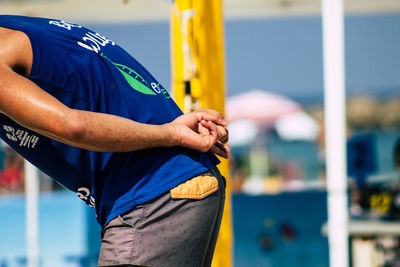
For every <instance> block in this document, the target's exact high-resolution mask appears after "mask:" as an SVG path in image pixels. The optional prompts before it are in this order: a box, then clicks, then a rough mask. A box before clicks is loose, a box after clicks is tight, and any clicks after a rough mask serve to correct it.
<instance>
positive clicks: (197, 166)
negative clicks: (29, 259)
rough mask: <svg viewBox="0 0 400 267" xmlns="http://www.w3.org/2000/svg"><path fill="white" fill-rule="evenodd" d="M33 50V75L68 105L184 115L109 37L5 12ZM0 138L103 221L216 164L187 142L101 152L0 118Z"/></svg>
mask: <svg viewBox="0 0 400 267" xmlns="http://www.w3.org/2000/svg"><path fill="white" fill-rule="evenodd" d="M0 26H1V27H6V28H10V29H15V30H19V31H22V32H24V33H25V34H26V35H27V36H28V37H29V39H30V41H31V45H32V50H33V65H32V70H31V73H30V76H29V79H30V80H31V81H33V82H34V83H35V84H37V85H38V86H39V87H40V88H42V89H43V90H45V91H46V92H47V93H49V94H51V95H52V96H54V97H56V98H57V99H58V100H59V101H61V102H62V103H64V104H65V105H66V106H68V107H70V108H74V109H80V110H88V111H95V112H101V113H108V114H113V115H117V116H121V117H125V118H129V119H131V120H134V121H137V122H140V123H146V124H155V125H159V124H164V123H167V122H170V121H172V120H174V119H175V118H176V117H178V116H180V115H181V114H182V112H181V110H180V109H179V108H178V106H177V105H176V104H175V103H174V101H173V100H172V98H171V96H170V95H169V93H168V91H167V90H166V89H165V88H164V87H163V86H162V85H161V84H159V83H158V82H157V81H156V80H155V79H154V77H153V76H152V75H151V74H150V73H149V72H148V71H147V70H146V69H145V68H143V66H141V65H140V64H139V63H138V62H137V61H136V60H135V59H134V58H133V57H132V56H130V55H129V54H128V53H127V52H125V51H124V50H123V49H122V48H120V47H119V46H118V45H117V44H115V43H114V42H113V41H111V40H110V39H108V38H106V37H104V36H102V35H100V34H98V33H96V32H93V31H91V30H89V29H87V28H84V27H82V26H80V25H77V24H73V23H70V22H65V21H61V20H52V19H44V18H32V17H22V16H7V15H3V16H0ZM0 137H1V138H2V139H3V140H4V141H5V142H7V143H8V144H9V145H10V146H11V147H13V148H14V149H15V150H16V151H17V152H18V153H20V154H21V155H22V156H24V157H25V158H26V159H27V160H28V161H30V162H31V163H32V164H34V165H35V166H37V167H38V168H39V169H40V170H42V171H43V172H45V173H46V174H48V175H49V176H51V177H52V178H54V179H55V180H57V181H58V182H59V183H61V184H62V185H64V186H65V187H67V188H68V189H70V190H72V191H74V192H76V194H77V195H78V196H79V197H80V198H81V199H82V200H83V201H85V202H86V203H87V204H88V205H90V206H92V207H96V213H97V219H98V222H99V223H100V225H102V226H104V225H105V224H106V223H107V222H108V221H110V220H111V219H113V218H115V217H116V216H118V215H119V214H121V213H123V212H126V211H128V210H129V209H131V208H133V207H134V206H136V205H138V204H142V203H144V202H146V201H148V200H151V199H153V198H155V197H157V196H158V195H160V194H162V193H164V192H167V191H168V190H170V189H171V188H173V187H175V186H177V185H178V184H180V183H182V182H184V181H186V180H188V179H190V178H192V177H193V176H196V175H198V174H200V173H202V172H204V171H206V170H208V169H209V168H212V167H214V166H215V165H216V164H218V163H219V161H218V159H217V158H216V157H215V156H214V155H212V154H211V153H200V152H197V151H193V150H190V149H186V148H182V147H172V148H171V147H170V148H154V149H146V150H140V151H132V152H127V153H100V152H93V151H89V150H85V149H80V148H77V147H73V146H69V145H66V144H63V143H60V142H57V141H55V140H53V139H50V138H47V137H44V136H42V135H40V134H38V133H36V132H33V131H31V130H28V129H26V128H24V127H22V126H20V125H18V124H16V123H15V122H13V121H12V120H11V119H9V118H8V117H6V116H4V115H1V116H0Z"/></svg>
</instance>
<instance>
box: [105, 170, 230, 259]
mask: <svg viewBox="0 0 400 267" xmlns="http://www.w3.org/2000/svg"><path fill="white" fill-rule="evenodd" d="M224 202H225V180H224V178H223V177H222V176H221V175H220V173H219V171H218V170H217V169H212V170H210V171H209V172H207V173H204V174H202V175H200V176H197V177H194V178H192V179H191V180H189V181H187V182H185V183H183V184H181V185H179V186H178V187H176V188H174V189H172V190H171V191H169V192H167V193H165V194H162V195H160V196H159V197H157V198H155V199H153V200H151V201H149V202H147V203H145V204H142V205H138V206H136V207H135V208H134V209H133V210H131V211H129V212H127V213H124V214H121V215H120V216H118V217H117V218H115V219H113V220H111V221H110V222H109V223H108V224H107V225H106V226H105V227H104V229H103V239H102V243H101V250H100V256H99V263H98V265H99V266H121V265H122V266H135V265H138V266H152V267H153V266H154V267H156V266H174V267H175V266H191V267H192V266H193V267H194V266H210V265H211V260H212V256H213V253H214V249H215V244H216V241H217V236H218V232H219V228H220V223H221V219H222V212H223V207H224Z"/></svg>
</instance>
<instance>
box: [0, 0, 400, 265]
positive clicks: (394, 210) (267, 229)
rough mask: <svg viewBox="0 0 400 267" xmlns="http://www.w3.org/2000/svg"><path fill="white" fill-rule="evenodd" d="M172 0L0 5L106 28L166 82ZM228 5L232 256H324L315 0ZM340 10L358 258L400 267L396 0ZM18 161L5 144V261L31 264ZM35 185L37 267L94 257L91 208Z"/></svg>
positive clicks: (312, 259) (261, 260) (34, 0)
mask: <svg viewBox="0 0 400 267" xmlns="http://www.w3.org/2000/svg"><path fill="white" fill-rule="evenodd" d="M171 6H172V4H171V1H162V0H151V1H150V0H125V1H122V0H121V1H113V2H110V1H106V0H90V1H89V0H88V1H79V0H0V10H1V14H20V15H29V16H43V17H54V18H60V19H65V20H69V21H73V22H77V23H81V24H84V25H85V26H88V27H89V28H92V29H93V30H95V31H98V32H100V33H102V34H104V35H106V36H107V37H109V38H111V39H112V40H113V41H115V42H117V43H118V44H119V45H120V46H122V47H124V48H125V49H126V50H127V51H128V52H129V53H131V54H132V55H133V56H134V57H136V58H137V59H138V60H139V61H140V62H141V63H143V65H145V66H146V67H147V68H148V69H149V70H150V71H151V72H152V73H153V74H154V75H155V77H157V78H158V79H159V80H160V82H161V83H162V84H164V86H165V87H166V88H169V87H170V84H171V67H170V50H171V48H170V28H169V16H170V10H171ZM224 14H225V25H224V26H225V49H226V50H225V58H226V74H227V93H226V95H227V106H226V113H227V118H228V120H229V121H230V122H231V124H230V134H231V147H232V157H231V177H230V179H231V182H232V188H233V191H234V193H233V195H232V206H233V227H234V240H235V242H234V252H233V256H234V264H235V266H291V267H292V266H328V265H329V257H328V241H327V238H326V235H325V234H324V225H325V223H326V221H327V207H326V206H327V205H326V185H325V159H324V149H325V138H324V127H323V125H324V124H323V121H324V118H323V70H322V68H323V62H322V25H321V6H320V1H318V0H247V1H239V0H225V1H224ZM345 14H346V17H345V49H346V50H345V52H346V90H347V97H348V101H347V105H346V108H347V125H348V127H347V134H348V140H349V143H348V159H349V160H348V168H349V178H350V179H349V188H350V190H349V197H350V199H351V201H350V202H351V203H349V213H350V216H351V217H350V218H351V222H350V223H351V225H350V228H349V230H350V236H351V244H352V246H351V255H352V259H351V263H352V264H353V266H363V267H364V266H397V265H396V264H398V265H399V266H400V243H399V239H398V235H399V233H400V232H399V230H397V228H398V229H400V227H399V226H400V224H399V225H398V219H399V217H400V183H399V182H400V180H399V173H398V171H399V169H398V168H399V167H398V166H399V156H398V155H399V154H400V152H399V151H400V148H399V147H398V146H397V141H398V139H399V137H400V131H399V127H400V115H399V114H400V74H399V73H400V49H399V47H400V27H399V26H400V2H399V1H398V0H347V1H345ZM252 97H253V98H252ZM245 101H249V102H245ZM257 101H259V102H257ZM239 109H240V112H238V110H239ZM244 114H249V115H246V116H245V115H244ZM21 166H22V159H21V158H20V157H19V156H18V155H16V154H15V153H14V152H13V151H11V150H10V149H9V148H8V147H6V146H5V145H4V146H2V152H0V167H1V172H0V195H1V196H0V212H1V214H7V216H4V219H3V220H2V222H1V223H0V225H1V226H2V227H0V236H2V237H4V238H1V239H0V266H1V267H6V266H7V267H11V266H24V264H26V255H25V251H26V246H25V245H24V244H25V243H24V242H25V241H24V240H25V239H24V229H25V228H24V225H23V222H24V201H23V191H24V185H23V178H22V177H23V170H22V168H21ZM40 185H41V191H42V194H41V197H40V202H39V204H40V253H41V254H40V261H41V265H42V266H93V265H92V264H93V262H95V260H96V253H97V249H98V248H97V247H92V246H91V245H90V244H91V240H93V239H96V238H97V239H98V238H99V236H98V232H96V231H98V229H93V228H92V226H91V225H92V221H91V219H88V218H89V215H88V213H90V212H91V211H88V210H87V209H86V207H84V206H83V204H82V205H81V203H80V202H79V201H77V199H76V197H75V196H74V195H73V193H70V192H66V191H64V190H63V188H62V187H60V186H59V185H57V184H55V183H53V182H52V181H51V180H50V179H49V178H48V177H46V176H45V175H41V179H40ZM60 207H62V208H60ZM249 207H251V208H249ZM52 220H53V221H52ZM50 221H52V222H54V221H55V222H57V223H58V224H57V225H58V226H59V227H58V228H54V229H53V228H52V225H55V224H54V223H50ZM82 221H84V222H86V223H87V224H82V223H81V222H82ZM59 228H62V229H63V230H60V229H59ZM67 232H68V233H71V234H66V233H67Z"/></svg>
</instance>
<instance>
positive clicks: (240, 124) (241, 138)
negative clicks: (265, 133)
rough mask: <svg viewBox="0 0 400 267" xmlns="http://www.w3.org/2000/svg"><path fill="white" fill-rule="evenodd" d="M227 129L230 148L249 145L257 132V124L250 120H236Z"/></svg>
mask: <svg viewBox="0 0 400 267" xmlns="http://www.w3.org/2000/svg"><path fill="white" fill-rule="evenodd" d="M228 129H229V145H231V146H245V145H250V144H251V143H252V142H253V140H254V139H255V138H256V136H257V134H258V132H259V129H258V125H257V123H256V122H255V121H252V120H236V121H234V122H231V123H230V124H229V126H228ZM244 129H245V130H244Z"/></svg>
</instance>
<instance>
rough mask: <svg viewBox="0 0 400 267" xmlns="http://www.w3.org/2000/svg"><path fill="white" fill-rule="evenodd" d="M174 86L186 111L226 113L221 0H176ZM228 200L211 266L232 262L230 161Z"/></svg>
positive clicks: (223, 167)
mask: <svg viewBox="0 0 400 267" xmlns="http://www.w3.org/2000/svg"><path fill="white" fill-rule="evenodd" d="M171 13H172V14H171V42H172V44H171V53H172V60H171V61H172V88H173V94H174V98H175V101H176V102H177V103H178V105H179V106H180V107H181V109H182V110H184V111H185V112H189V111H192V110H194V109H197V108H211V109H215V110H218V111H220V112H221V113H223V114H224V111H225V110H224V109H225V75H224V43H223V17H222V0H201V1H194V0H175V2H174V4H173V7H172V11H171ZM219 169H220V171H221V173H222V175H223V176H225V177H226V178H227V189H226V196H227V198H226V202H225V209H224V215H223V219H222V225H221V231H220V233H219V237H218V242H217V247H216V250H215V254H214V259H213V263H212V266H214V267H219V266H221V267H222V266H224V267H225V266H232V241H233V240H232V223H231V199H230V183H229V179H228V172H229V170H228V161H227V160H225V159H221V164H220V165H219Z"/></svg>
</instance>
